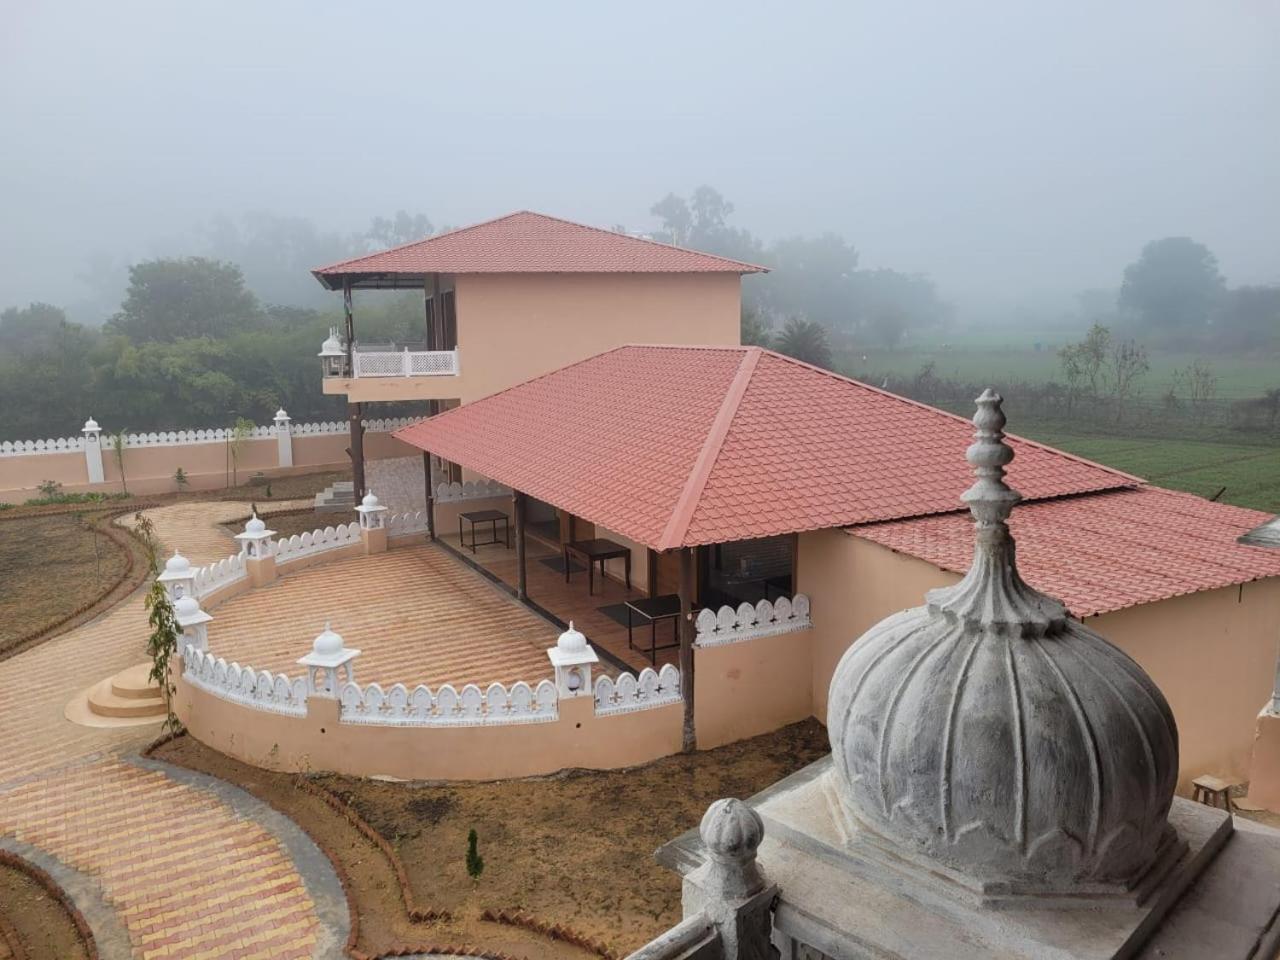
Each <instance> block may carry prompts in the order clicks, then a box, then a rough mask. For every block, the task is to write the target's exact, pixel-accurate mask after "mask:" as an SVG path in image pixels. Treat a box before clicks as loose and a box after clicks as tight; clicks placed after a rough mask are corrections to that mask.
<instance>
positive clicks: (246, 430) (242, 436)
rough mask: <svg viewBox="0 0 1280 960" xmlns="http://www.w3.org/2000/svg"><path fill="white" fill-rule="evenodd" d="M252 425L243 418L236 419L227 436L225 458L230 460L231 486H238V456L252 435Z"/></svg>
mask: <svg viewBox="0 0 1280 960" xmlns="http://www.w3.org/2000/svg"><path fill="white" fill-rule="evenodd" d="M253 431H254V425H253V421H252V420H247V419H245V418H244V417H236V422H235V425H234V426H232V428H231V431H230V432H229V433H228V434H227V456H228V457H229V458H230V459H231V486H233V487H234V486H238V485H239V483H240V480H239V477H238V476H237V475H236V474H237V468H238V467H239V465H240V455H241V454H242V453H244V445H245V443H246V442H247V441H248V440H249V437H250V436H252V435H253Z"/></svg>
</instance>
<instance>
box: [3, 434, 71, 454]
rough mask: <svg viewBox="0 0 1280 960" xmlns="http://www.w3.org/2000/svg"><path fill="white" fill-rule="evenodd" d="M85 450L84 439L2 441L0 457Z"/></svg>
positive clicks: (60, 438) (61, 438)
mask: <svg viewBox="0 0 1280 960" xmlns="http://www.w3.org/2000/svg"><path fill="white" fill-rule="evenodd" d="M82 450H84V437H82V436H81V437H58V438H57V439H53V440H4V441H0V457H22V456H27V455H29V454H34V453H76V452H79V451H82Z"/></svg>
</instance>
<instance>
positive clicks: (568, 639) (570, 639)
mask: <svg viewBox="0 0 1280 960" xmlns="http://www.w3.org/2000/svg"><path fill="white" fill-rule="evenodd" d="M556 646H557V647H559V648H560V650H561V651H562V652H564V653H582V652H583V651H584V650H586V649H587V637H586V635H585V634H584V633H583V632H582V631H581V630H577V629H574V626H573V621H572V620H570V621H569V629H568V630H566V631H565V632H564V633H562V634H560V636H559V638H558V639H557V640H556Z"/></svg>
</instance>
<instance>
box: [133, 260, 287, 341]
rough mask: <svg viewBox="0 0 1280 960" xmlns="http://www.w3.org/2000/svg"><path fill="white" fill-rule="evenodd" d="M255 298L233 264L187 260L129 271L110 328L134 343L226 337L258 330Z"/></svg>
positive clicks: (159, 262)
mask: <svg viewBox="0 0 1280 960" xmlns="http://www.w3.org/2000/svg"><path fill="white" fill-rule="evenodd" d="M262 320H263V316H262V311H261V308H260V307H259V306H258V299H257V297H255V296H254V295H253V294H252V293H250V292H249V291H248V290H246V289H245V286H244V276H243V275H242V274H241V272H240V268H239V267H238V266H236V265H235V264H233V263H226V262H224V261H221V260H209V259H206V258H205V257H186V258H183V259H173V260H148V261H145V262H143V263H137V264H134V265H133V266H132V267H130V268H129V289H128V292H127V293H126V294H125V300H124V303H123V304H121V306H120V312H119V313H117V314H116V315H115V316H114V317H112V318H111V321H110V323H109V327H110V329H111V330H112V331H113V332H116V333H120V334H123V335H124V336H126V337H128V338H129V339H130V340H132V341H133V342H134V343H143V342H146V341H152V340H155V341H162V342H171V341H174V340H181V339H185V338H189V337H213V338H220V337H226V336H228V335H229V334H232V333H235V332H236V331H239V330H250V329H255V328H260V327H261V326H262Z"/></svg>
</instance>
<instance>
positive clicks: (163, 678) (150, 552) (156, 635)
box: [134, 513, 182, 733]
mask: <svg viewBox="0 0 1280 960" xmlns="http://www.w3.org/2000/svg"><path fill="white" fill-rule="evenodd" d="M134 523H135V526H134V529H135V530H136V531H137V533H138V538H139V539H140V540H141V541H142V546H143V551H144V552H145V553H146V556H147V565H148V566H149V567H150V570H151V588H150V589H149V590H148V591H147V597H146V602H145V606H146V610H147V623H149V624H150V625H151V636H149V637H148V638H147V653H148V654H149V655H150V657H151V672H150V673H149V674H148V675H147V679H148V680H154V681H155V682H156V683H157V684H159V686H160V692H161V694H162V695H163V696H164V707H165V720H164V729H165V731H166V732H168V733H179V732H180V731H181V730H182V724H181V723H180V722H179V721H178V715H177V714H175V713H174V712H173V694H174V692H175V688H174V686H173V683H172V678H171V676H170V672H169V660H170V658H171V657H172V656H173V655H174V653H176V652H177V649H178V637H179V636H180V635H181V633H182V631H181V630H180V629H179V627H178V618H177V614H176V613H175V612H174V609H173V601H172V600H170V599H169V592H168V591H167V590H165V588H164V584H163V583H161V582H160V581H159V579H157V575H158V574H159V573H160V559H159V549H158V546H157V544H156V534H155V528H154V526H153V525H152V523H151V520H150V519H148V518H147V517H145V516H143V515H142V514H141V513H139V514H136V515H135V516H134Z"/></svg>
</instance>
